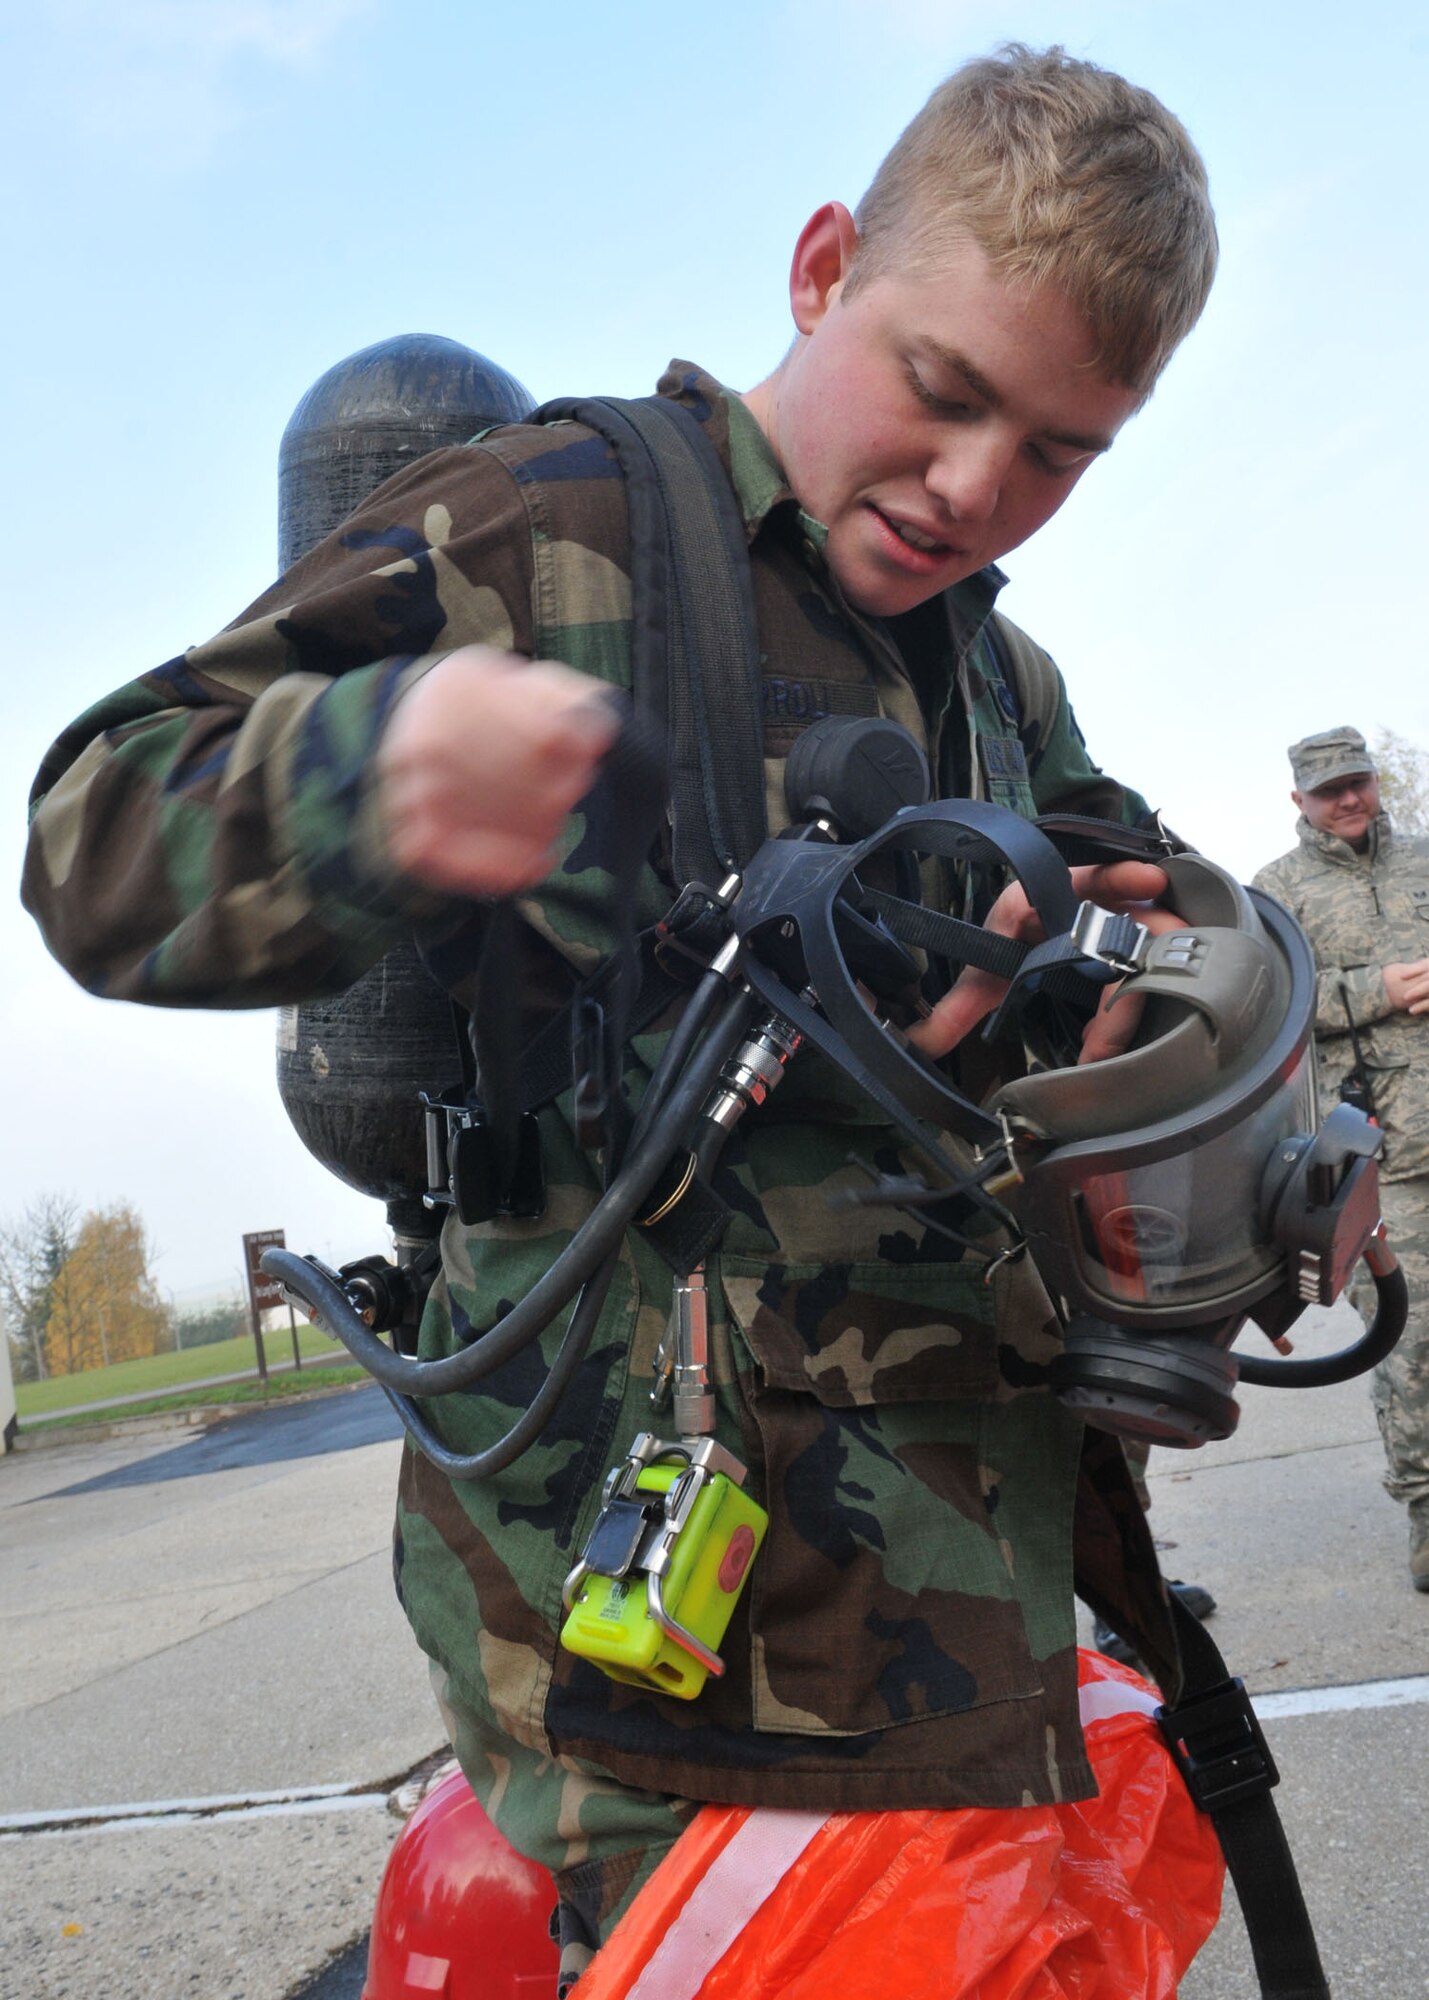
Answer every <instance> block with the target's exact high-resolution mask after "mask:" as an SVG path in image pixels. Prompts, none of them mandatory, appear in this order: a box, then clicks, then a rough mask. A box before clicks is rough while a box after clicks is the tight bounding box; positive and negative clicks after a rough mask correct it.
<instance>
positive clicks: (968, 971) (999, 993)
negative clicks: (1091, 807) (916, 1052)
mask: <svg viewBox="0 0 1429 2000" xmlns="http://www.w3.org/2000/svg"><path fill="white" fill-rule="evenodd" d="M1070 872H1071V877H1072V888H1073V889H1074V891H1075V892H1076V894H1077V896H1078V898H1079V899H1080V900H1081V901H1082V902H1087V903H1097V904H1099V905H1100V906H1101V908H1102V909H1104V910H1114V911H1116V912H1117V913H1118V914H1127V913H1129V914H1131V915H1133V916H1135V917H1136V919H1137V921H1138V923H1143V924H1145V925H1146V928H1147V929H1148V930H1149V931H1151V932H1153V933H1156V934H1159V933H1160V932H1162V931H1173V930H1179V929H1180V928H1181V926H1182V924H1183V922H1184V919H1183V918H1181V917H1178V916H1177V915H1176V912H1175V911H1174V910H1163V909H1161V908H1159V907H1157V906H1156V905H1155V903H1154V902H1153V898H1155V897H1157V896H1164V895H1165V893H1166V888H1167V882H1166V876H1165V873H1164V871H1163V870H1161V869H1160V868H1157V867H1155V866H1154V865H1153V864H1152V863H1151V862H1149V861H1108V862H1103V863H1101V864H1099V865H1097V866H1095V867H1088V868H1073V869H1072V870H1071V871H1070ZM984 927H985V928H986V929H987V930H990V931H996V932H998V933H999V934H1000V935H1001V936H1002V937H1011V938H1020V939H1021V940H1022V941H1023V942H1024V943H1025V944H1036V943H1037V942H1039V940H1040V939H1041V938H1042V937H1043V936H1044V932H1043V929H1042V924H1041V921H1040V919H1039V918H1038V916H1037V912H1036V911H1035V910H1034V909H1033V908H1032V905H1031V904H1030V903H1029V902H1028V900H1027V894H1026V891H1025V890H1024V889H1023V888H1022V885H1021V884H1020V883H1018V882H1013V883H1011V884H1010V885H1009V886H1008V887H1007V888H1006V889H1004V890H1003V892H1002V894H1001V895H1000V896H999V897H998V899H997V901H996V902H995V903H994V904H993V906H992V908H991V909H990V910H989V911H988V913H987V918H986V920H985V926H984ZM1120 990H1121V982H1120V981H1118V982H1117V984H1116V985H1114V986H1109V987H1108V988H1107V989H1106V991H1105V993H1104V994H1103V996H1102V999H1101V1001H1100V1003H1099V1005H1098V1007H1097V1011H1096V1013H1095V1014H1094V1015H1093V1017H1092V1019H1091V1020H1090V1021H1089V1022H1088V1023H1087V1027H1086V1031H1085V1033H1084V1034H1083V1036H1082V1053H1081V1056H1080V1057H1079V1059H1078V1060H1079V1061H1081V1062H1084V1063H1085V1062H1101V1061H1102V1060H1103V1059H1104V1058H1105V1057H1107V1056H1116V1055H1120V1054H1121V1053H1122V1052H1123V1051H1124V1050H1125V1049H1126V1048H1127V1046H1128V1045H1129V1043H1130V1041H1131V1038H1132V1036H1133V1035H1134V1034H1135V1032H1136V1024H1137V1022H1138V1020H1139V1019H1140V1017H1141V1008H1140V1005H1139V1004H1138V1003H1137V1002H1136V1001H1135V1000H1134V998H1132V997H1130V996H1129V997H1128V998H1127V999H1125V1000H1123V1001H1122V1002H1121V1004H1120V1005H1119V1006H1118V1005H1115V1004H1114V1003H1115V1001H1116V997H1117V994H1118V993H1119V992H1120ZM1006 991H1007V981H1006V980H1005V979H998V978H997V977H996V976H995V975H994V974H993V973H991V972H982V971H979V970H978V969H977V967H975V966H971V965H969V966H965V967H964V968H963V970H962V971H961V972H960V973H959V975H958V977H957V978H956V979H955V980H954V982H953V984H952V986H951V987H950V988H949V989H948V991H947V992H946V993H945V994H944V995H943V998H942V999H941V1000H940V1001H939V1002H938V1004H937V1005H936V1007H934V1008H933V1010H932V1012H931V1013H930V1014H929V1015H928V1017H927V1019H926V1020H923V1021H920V1022H918V1024H917V1026H916V1027H913V1028H910V1029H909V1031H908V1040H909V1041H910V1042H911V1043H912V1045H913V1046H914V1048H917V1049H921V1050H922V1052H923V1054H924V1055H926V1056H934V1057H936V1056H943V1055H946V1054H947V1052H948V1050H949V1049H952V1048H956V1047H957V1045H958V1043H959V1042H960V1041H962V1039H963V1037H964V1036H965V1035H967V1034H969V1033H971V1031H972V1030H973V1029H974V1028H975V1027H976V1026H977V1024H978V1022H979V1021H982V1020H985V1019H986V1018H987V1016H988V1015H989V1014H991V1013H992V1011H993V1010H994V1008H995V1007H996V1006H997V1005H998V1003H999V1001H1000V1000H1001V999H1002V997H1003V995H1004V994H1005V993H1006Z"/></svg>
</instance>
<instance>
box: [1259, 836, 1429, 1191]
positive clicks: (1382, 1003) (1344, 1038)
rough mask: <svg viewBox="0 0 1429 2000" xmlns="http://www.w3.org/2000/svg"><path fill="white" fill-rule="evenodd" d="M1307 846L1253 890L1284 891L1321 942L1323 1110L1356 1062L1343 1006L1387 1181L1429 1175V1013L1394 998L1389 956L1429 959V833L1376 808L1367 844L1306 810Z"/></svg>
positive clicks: (1285, 857) (1314, 940)
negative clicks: (1399, 824) (1389, 989)
mask: <svg viewBox="0 0 1429 2000" xmlns="http://www.w3.org/2000/svg"><path fill="white" fill-rule="evenodd" d="M1298 830H1299V835H1300V844H1299V846H1298V847H1294V848H1292V849H1291V851H1290V852H1289V853H1288V854H1282V855H1281V856H1280V858H1279V860H1277V861H1272V862H1269V863H1268V864H1267V865H1266V866H1265V867H1264V868H1262V869H1261V871H1260V873H1259V874H1258V875H1257V876H1256V878H1255V886H1256V888H1257V889H1264V890H1265V891H1266V893H1267V894H1268V895H1271V896H1275V897H1278V898H1279V900H1280V901H1281V902H1282V903H1284V905H1285V907H1286V908H1287V909H1288V910H1289V911H1290V913H1291V915H1292V916H1294V917H1297V918H1298V919H1299V922H1300V926H1301V929H1302V930H1303V931H1304V933H1305V935H1306V937H1308V938H1309V940H1310V942H1311V944H1312V945H1313V946H1314V948H1315V964H1316V968H1317V980H1316V996H1315V1043H1316V1048H1317V1050H1318V1053H1319V1059H1320V1096H1321V1100H1322V1109H1325V1110H1328V1109H1329V1108H1330V1106H1332V1105H1333V1104H1334V1103H1335V1101H1336V1098H1337V1096H1338V1093H1339V1087H1340V1083H1341V1080H1342V1079H1343V1078H1344V1077H1345V1076H1347V1075H1348V1074H1349V1071H1350V1069H1351V1068H1352V1066H1353V1064H1354V1059H1355V1057H1354V1047H1353V1044H1352V1042H1351V1040H1350V1028H1349V1016H1348V1015H1347V1014H1346V1006H1347V1005H1348V1007H1349V1010H1350V1013H1351V1014H1352V1015H1353V1017H1354V1024H1355V1030H1356V1034H1357V1036H1358V1039H1359V1044H1360V1049H1361V1051H1362V1052H1363V1054H1364V1058H1365V1064H1366V1067H1367V1069H1368V1071H1369V1080H1370V1087H1371V1089H1372V1090H1373V1092H1374V1105H1375V1116H1376V1117H1377V1118H1378V1119H1379V1122H1380V1124H1381V1125H1382V1126H1383V1127H1384V1161H1383V1164H1382V1165H1381V1168H1380V1172H1381V1174H1382V1176H1383V1178H1384V1179H1385V1180H1389V1181H1403V1180H1411V1179H1413V1178H1415V1177H1416V1176H1418V1175H1420V1174H1429V1015H1424V1014H1406V1013H1404V1012H1402V1011H1399V1010H1396V1009H1395V1008H1393V1007H1391V1005H1390V1004H1389V995H1388V993H1386V991H1385V987H1384V973H1383V970H1382V968H1383V967H1384V966H1386V965H1396V964H1411V963H1413V961H1414V960H1415V959H1420V958H1425V957H1429V839H1426V838H1424V836H1422V835H1418V836H1416V835H1413V834H1409V835H1400V834H1396V833H1395V832H1394V830H1393V828H1392V827H1391V825H1390V822H1389V816H1388V814H1386V813H1381V814H1380V816H1379V818H1378V819H1377V820H1376V821H1375V822H1374V824H1373V825H1372V826H1371V828H1370V830H1369V845H1368V846H1367V848H1366V849H1365V852H1364V853H1363V854H1357V853H1356V852H1355V850H1354V849H1353V848H1352V847H1351V846H1350V844H1349V842H1348V841H1344V840H1341V839H1339V838H1338V836H1337V835H1335V834H1333V833H1326V832H1324V831H1323V830H1322V829H1319V828H1316V827H1313V826H1311V824H1310V822H1309V821H1308V820H1307V819H1305V818H1303V817H1302V818H1301V820H1300V823H1299V829H1298Z"/></svg>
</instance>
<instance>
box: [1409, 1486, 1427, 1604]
mask: <svg viewBox="0 0 1429 2000" xmlns="http://www.w3.org/2000/svg"><path fill="white" fill-rule="evenodd" d="M1409 1575H1410V1578H1411V1580H1412V1582H1413V1584H1414V1588H1415V1589H1416V1590H1422V1591H1425V1592H1426V1593H1429V1500H1415V1501H1412V1502H1411V1503H1410V1508H1409Z"/></svg>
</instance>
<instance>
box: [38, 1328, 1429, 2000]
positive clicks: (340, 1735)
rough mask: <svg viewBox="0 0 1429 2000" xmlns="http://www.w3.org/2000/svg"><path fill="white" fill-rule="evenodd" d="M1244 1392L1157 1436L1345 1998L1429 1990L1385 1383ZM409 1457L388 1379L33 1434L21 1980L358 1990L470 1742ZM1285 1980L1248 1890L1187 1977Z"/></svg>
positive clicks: (1418, 1680) (83, 1991)
mask: <svg viewBox="0 0 1429 2000" xmlns="http://www.w3.org/2000/svg"><path fill="white" fill-rule="evenodd" d="M1355 1330H1356V1323H1355V1322H1354V1321H1353V1319H1352V1318H1351V1317H1350V1315H1349V1314H1348V1312H1347V1311H1346V1310H1345V1309H1343V1308H1337V1309H1336V1311H1335V1312H1334V1313H1333V1314H1328V1315H1318V1316H1316V1319H1315V1323H1314V1324H1313V1325H1309V1326H1308V1327H1305V1328H1304V1330H1303V1331H1302V1337H1301V1351H1302V1352H1310V1351H1315V1350H1316V1349H1322V1348H1324V1347H1326V1346H1333V1345H1339V1344H1341V1343H1342V1342H1343V1340H1344V1339H1345V1338H1346V1337H1348V1335H1349V1334H1351V1333H1352V1332H1353V1331H1355ZM1243 1402H1244V1406H1245V1415H1244V1418H1243V1420H1242V1423H1241V1426H1240V1429H1239V1431H1238V1432H1237V1434H1236V1436H1235V1437H1234V1438H1232V1439H1229V1440H1227V1441H1226V1443H1224V1444H1221V1445H1215V1446H1211V1447H1208V1448H1207V1449H1206V1450H1204V1451H1201V1452H1198V1453H1190V1454H1181V1453H1169V1452H1162V1453H1157V1454H1155V1455H1154V1456H1153V1459H1152V1466H1151V1475H1150V1484H1151V1490H1152V1495H1153V1502H1154V1510H1153V1515H1152V1520H1153V1524H1154V1526H1155V1528H1156V1532H1157V1535H1158V1538H1159V1539H1160V1540H1161V1541H1162V1543H1163V1544H1164V1553H1163V1560H1164V1562H1165V1566H1166V1569H1167V1571H1168V1573H1169V1574H1171V1575H1176V1576H1182V1577H1189V1578H1193V1579H1194V1580H1195V1581H1197V1582H1200V1583H1204V1584H1206V1585H1207V1586H1208V1587H1209V1588H1210V1589H1211V1590H1212V1591H1213V1592H1214V1594H1215V1596H1216V1597H1217V1599H1218V1600H1219V1607H1220V1608H1219V1610H1218V1611H1217V1613H1216V1617H1215V1627H1214V1629H1215V1632H1216V1636H1217V1639H1218V1641H1219V1643H1220V1646H1221V1649H1222V1651H1223V1652H1224V1654H1225V1656H1226V1658H1227V1660H1228V1661H1229V1662H1230V1664H1231V1666H1232V1668H1233V1670H1235V1671H1236V1672H1238V1673H1240V1674H1242V1675H1243V1676H1244V1678H1245V1679H1246V1681H1247V1684H1248V1685H1249V1686H1250V1688H1251V1689H1252V1691H1253V1692H1254V1693H1256V1694H1257V1696H1258V1697H1259V1699H1258V1704H1257V1705H1258V1707H1259V1708H1260V1709H1261V1712H1262V1715H1263V1717H1264V1718H1265V1723H1266V1733H1267V1736H1268V1737H1269V1740H1270V1743H1271V1747H1272V1749H1273V1750H1274V1752H1275V1755H1276V1757H1277V1759H1278V1760H1279V1763H1280V1767H1281V1772H1282V1780H1283V1782H1282V1784H1281V1787H1280V1790H1279V1793H1278V1794H1277V1796H1278V1798H1279V1801H1280V1805H1281V1810H1282V1814H1283V1816H1284V1819H1285V1823H1286V1826H1287V1829H1288V1832H1289V1835H1290V1839H1291V1843H1292V1846H1293V1848H1294V1851H1295V1853H1296V1857H1297V1860H1298V1862H1299V1864H1300V1869H1301V1874H1302V1878H1303V1880H1304V1883H1305V1888H1306V1894H1307V1897H1308V1899H1309V1902H1310V1906H1311V1910H1312V1914H1313V1916H1314V1919H1315V1923H1316V1928H1317V1931H1318V1933H1319V1937H1320V1943H1321V1950H1322V1954H1323V1956H1324V1959H1325V1962H1326V1965H1327V1967H1328V1969H1329V1971H1330V1974H1331V1983H1332V1986H1333V1990H1334V1993H1335V1996H1336V2000H1426V1996H1429V1899H1426V1895H1425V1887H1424V1885H1425V1879H1426V1874H1429V1804H1426V1800H1429V1758H1427V1757H1426V1754H1425V1724H1426V1719H1429V1596H1422V1595H1418V1594H1416V1593H1415V1592H1414V1591H1413V1590H1412V1589H1411V1587H1410V1584H1409V1581H1408V1576H1407V1572H1406V1568H1405V1550H1406V1542H1405V1525H1404V1518H1403V1515H1402V1512H1401V1510H1400V1509H1398V1508H1396V1507H1395V1506H1393V1505H1392V1503H1391V1502H1390V1501H1389V1500H1388V1499H1386V1497H1385V1496H1384V1494H1383V1492H1382V1491H1381V1489H1380V1485H1379V1473H1380V1449H1379V1442H1378V1438H1377V1436H1376V1434H1375V1430H1374V1424H1373V1419H1372V1417H1371V1414H1370V1409H1369V1401H1368V1392H1367V1390H1366V1388H1365V1386H1364V1384H1363V1383H1360V1382H1354V1383H1349V1384H1346V1385H1344V1386H1342V1387H1340V1388H1336V1389H1329V1390H1317V1391H1307V1392H1294V1393H1291V1392H1275V1391H1270V1390H1263V1389H1262V1390H1253V1389H1252V1390H1247V1391H1245V1392H1243ZM397 1456H398V1444H397V1435H396V1423H395V1419H394V1418H393V1417H392V1415H391V1412H390V1410H389V1408H388V1406H387V1404H386V1402H385V1399H384V1398H383V1397H382V1396H381V1394H380V1392H379V1391H377V1390H376V1389H375V1388H371V1387H362V1388H358V1389H355V1390H347V1391H341V1392H337V1393H336V1394H332V1395H328V1396H324V1397H321V1398H317V1399H314V1400H313V1401H312V1402H309V1403H305V1404H299V1405H288V1406H286V1407H285V1408H283V1409H279V1410H268V1411H255V1412H244V1413H243V1414H241V1415H235V1416H230V1417H226V1418H224V1419H223V1420H222V1421H220V1422H216V1423H211V1424H207V1425H206V1426H204V1427H203V1428H202V1429H201V1430H196V1431H189V1432H181V1431H167V1430H162V1429H160V1430H146V1431H145V1432H144V1433H143V1434H142V1435H138V1436H132V1437H108V1438H105V1439H102V1440H100V1441H94V1440H92V1439H91V1440H84V1439H71V1440H69V1441H67V1442H64V1443H60V1442H58V1441H56V1442H54V1443H51V1444H48V1445H47V1446H46V1447H45V1448H44V1449H40V1450H35V1451H27V1452H24V1453H22V1454H17V1455H14V1456H12V1457H11V1458H9V1459H7V1460H5V1461H4V1462H3V1463H0V1601H3V1603H4V1605H5V1611H4V1624H3V1627H0V1630H3V1632H4V1656H5V1671H4V1676H3V1681H0V2000H194V1996H199V2000H297V1996H299V1995H303V1996H306V2000H356V1995H357V1994H358V1992H359V1991H360V1984H361V1956H362V1952H361V1939H362V1937H363V1934H364V1932H365V1930H366V1926H367V1923H368V1920H369V1917H370V1913H371V1909H372V1904H373V1899H374V1896H375V1893H376V1886H377V1882H378V1879H379V1877H380V1874H381V1870H382V1866H383V1863H384V1860H385V1856H386V1854H387V1851H388V1849H389V1847H390V1844H391V1841H392V1839H393V1837H394V1836H395V1833H396V1831H397V1827H398V1821H397V1820H396V1819H395V1818H394V1817H393V1816H392V1815H391V1813H390V1812H389V1811H388V1810H387V1797H388V1793H389V1791H390V1790H391V1788H392V1786H393V1784H394V1783H395V1782H396V1781H397V1780H398V1779H400V1778H401V1777H402V1776H403V1775H405V1774H406V1773H408V1772H409V1771H411V1770H412V1769H414V1768H415V1767H417V1766H419V1765H420V1764H422V1763H423V1761H424V1760H427V1759H429V1758H430V1757H432V1756H434V1755H435V1754H437V1753H438V1752H440V1751H443V1750H444V1749H445V1744H444V1741H443V1738H442V1732H441V1726H440V1723H439V1720H438V1718H437V1714H436V1709H435V1706H434V1704H433V1703H432V1700H431V1695H430V1691H429V1688H428V1685H427V1677H426V1671H425V1665H424V1663H423V1661H422V1659H421V1657H420V1655H419V1654H418V1652H417V1650H416V1648H415V1646H414V1645H413V1644H412V1641H411V1638H410V1636H409V1634H408V1631H407V1627H406V1623H405V1621H404V1619H403V1617H402V1614H401V1612H400V1610H399V1608H398V1606H397V1604H396V1602H395V1599H394V1597H393V1594H392V1587H391V1576H390V1557H389V1539H390V1521H391V1507H392V1493H393V1489H394V1486H395V1480H396V1467H397ZM1256 1991H1257V1988H1256V1984H1255V1980H1254V1976H1253V1973H1252V1971H1251V1967H1250V1960H1249V1955H1248V1950H1247V1947H1246V1943H1245V1939H1244V1935H1243V1932H1242V1930H1241V1927H1240V1925H1239V1920H1238V1917H1237V1916H1236V1914H1235V1911H1234V1904H1233V1898H1229V1897H1228V1912H1227V1915H1226V1917H1225V1918H1224V1919H1223V1921H1222V1923H1221V1925H1220V1927H1219V1929H1218V1930H1217V1932H1216V1934H1215V1936H1214V1937H1213V1938H1212V1940H1211V1942H1210V1944H1209V1945H1208V1946H1207V1947H1206V1949H1205V1950H1204V1951H1203V1953H1202V1955H1201V1957H1200V1959H1199V1960H1198V1961H1197V1963H1196V1965H1195V1966H1194V1967H1193V1968H1192V1970H1191V1972H1190V1973H1189V1975H1188V1976H1187V1978H1186V1980H1185V1981H1184V1983H1183V1986H1182V1991H1181V2000H1248V1996H1253V1995H1254V1994H1255V1993H1256ZM1107 2000H1111V1996H1107Z"/></svg>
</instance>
